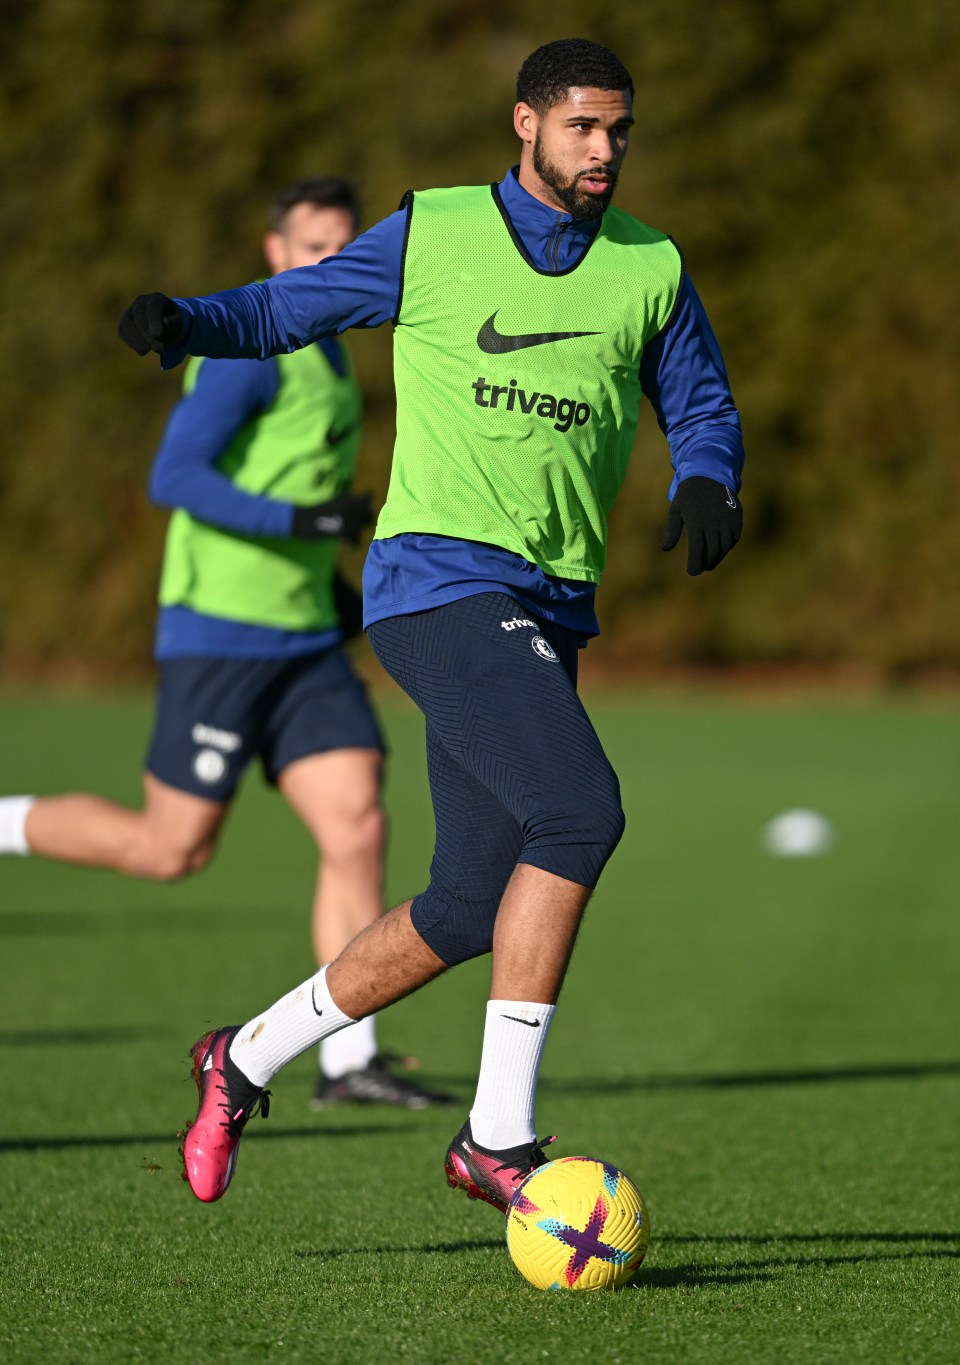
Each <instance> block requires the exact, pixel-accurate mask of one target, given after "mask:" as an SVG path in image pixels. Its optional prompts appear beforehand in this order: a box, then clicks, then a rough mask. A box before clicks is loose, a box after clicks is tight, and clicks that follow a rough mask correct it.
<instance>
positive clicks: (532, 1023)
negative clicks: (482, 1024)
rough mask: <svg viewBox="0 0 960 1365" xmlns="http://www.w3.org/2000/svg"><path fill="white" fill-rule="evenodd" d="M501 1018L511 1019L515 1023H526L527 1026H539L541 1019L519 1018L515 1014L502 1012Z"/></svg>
mask: <svg viewBox="0 0 960 1365" xmlns="http://www.w3.org/2000/svg"><path fill="white" fill-rule="evenodd" d="M500 1018H501V1019H511V1020H512V1021H513V1022H514V1023H515V1024H526V1026H527V1028H539V1027H540V1020H539V1019H518V1018H517V1016H516V1015H515V1014H501V1016H500Z"/></svg>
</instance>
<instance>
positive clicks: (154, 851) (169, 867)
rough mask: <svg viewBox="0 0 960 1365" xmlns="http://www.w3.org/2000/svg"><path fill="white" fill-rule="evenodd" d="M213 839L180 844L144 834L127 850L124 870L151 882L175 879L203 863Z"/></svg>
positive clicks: (211, 855) (213, 847)
mask: <svg viewBox="0 0 960 1365" xmlns="http://www.w3.org/2000/svg"><path fill="white" fill-rule="evenodd" d="M215 848H216V843H215V841H213V840H204V841H203V842H201V843H196V844H181V843H177V842H170V841H165V840H158V839H156V838H151V837H148V838H146V839H143V840H141V841H140V842H139V843H138V844H137V846H136V847H135V848H133V849H131V850H130V854H129V858H128V866H127V868H126V871H128V872H130V873H131V874H132V875H133V876H137V877H145V878H147V879H148V880H149V881H154V882H177V881H181V880H182V879H183V878H184V877H188V876H189V875H190V874H191V873H192V872H199V871H200V870H201V869H202V868H204V867H206V865H207V863H209V861H210V859H211V858H212V857H213V854H214V850H215Z"/></svg>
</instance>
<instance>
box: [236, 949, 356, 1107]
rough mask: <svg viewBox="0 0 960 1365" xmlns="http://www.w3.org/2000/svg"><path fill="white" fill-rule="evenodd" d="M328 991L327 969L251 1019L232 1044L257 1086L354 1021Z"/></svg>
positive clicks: (237, 1057)
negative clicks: (335, 1002)
mask: <svg viewBox="0 0 960 1365" xmlns="http://www.w3.org/2000/svg"><path fill="white" fill-rule="evenodd" d="M355 1022H356V1021H355V1020H353V1019H351V1018H350V1016H349V1015H347V1014H344V1012H343V1010H342V1009H340V1007H339V1005H335V1004H334V1003H333V998H332V997H331V995H330V992H329V991H328V990H327V969H326V967H321V968H320V970H319V971H318V972H317V974H316V976H311V977H310V978H309V979H308V980H307V981H304V983H303V985H302V986H297V987H296V989H295V990H292V991H290V993H289V994H288V995H285V996H283V997H282V999H280V1000H278V1001H277V1003H276V1004H275V1005H271V1006H270V1008H269V1009H268V1010H264V1012H263V1014H258V1015H257V1017H256V1019H251V1020H250V1022H249V1023H248V1024H244V1025H243V1027H242V1028H241V1029H240V1030H239V1032H238V1033H237V1034H236V1036H235V1037H234V1040H233V1042H232V1043H231V1044H230V1056H231V1058H232V1059H233V1061H234V1062H236V1064H237V1066H238V1067H239V1068H240V1070H241V1071H242V1072H243V1074H244V1075H245V1076H246V1077H247V1078H248V1080H251V1081H252V1082H253V1084H254V1085H261V1086H263V1085H266V1084H267V1082H268V1081H269V1080H270V1079H271V1077H273V1076H275V1075H276V1074H277V1072H278V1071H279V1070H280V1068H281V1067H284V1066H286V1064H287V1062H292V1061H293V1059H294V1057H299V1055H300V1053H301V1052H305V1051H306V1049H307V1048H308V1047H313V1045H314V1044H315V1043H319V1041H320V1039H321V1038H325V1037H326V1036H327V1034H329V1033H336V1032H337V1031H338V1030H339V1029H342V1028H346V1027H347V1025H348V1024H352V1023H355Z"/></svg>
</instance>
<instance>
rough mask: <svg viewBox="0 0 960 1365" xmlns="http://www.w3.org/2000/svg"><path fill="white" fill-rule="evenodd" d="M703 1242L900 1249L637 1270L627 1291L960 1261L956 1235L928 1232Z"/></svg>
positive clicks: (761, 1281)
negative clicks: (811, 1270) (922, 1245)
mask: <svg viewBox="0 0 960 1365" xmlns="http://www.w3.org/2000/svg"><path fill="white" fill-rule="evenodd" d="M695 1240H699V1239H696V1238H671V1237H663V1238H660V1239H659V1244H661V1245H666V1244H668V1243H669V1242H671V1241H695ZM703 1240H704V1242H705V1243H706V1242H710V1241H714V1242H721V1241H724V1240H729V1241H732V1242H739V1243H748V1244H750V1243H758V1244H762V1245H766V1244H769V1243H773V1242H779V1241H788V1240H789V1241H796V1242H811V1243H815V1242H824V1241H827V1242H829V1241H833V1242H877V1241H879V1242H883V1243H885V1244H888V1245H896V1244H898V1243H902V1244H903V1246H902V1249H901V1250H900V1251H899V1252H897V1251H878V1252H872V1251H871V1252H867V1253H861V1254H858V1253H856V1252H851V1253H849V1254H848V1255H841V1254H836V1253H835V1254H831V1255H816V1254H811V1255H809V1256H789V1255H788V1256H765V1257H762V1258H760V1259H758V1260H755V1261H751V1260H736V1261H731V1262H728V1263H726V1264H721V1265H716V1266H705V1265H703V1264H697V1263H696V1262H694V1263H692V1264H689V1265H676V1266H656V1265H653V1266H649V1267H646V1266H645V1267H644V1268H643V1269H641V1271H640V1273H639V1275H638V1277H637V1280H636V1282H635V1284H634V1285H632V1286H631V1287H632V1288H633V1289H635V1290H654V1289H689V1288H694V1287H696V1286H702V1285H713V1284H716V1285H740V1284H742V1285H749V1284H764V1283H768V1282H770V1281H771V1280H774V1279H776V1278H777V1275H778V1273H779V1272H781V1271H784V1270H787V1269H789V1268H791V1267H794V1268H801V1269H805V1268H807V1267H818V1268H821V1269H822V1268H825V1267H830V1266H845V1265H876V1264H879V1263H881V1262H893V1261H897V1262H899V1261H942V1260H956V1259H960V1241H958V1235H957V1234H950V1233H941V1232H931V1233H909V1234H907V1236H906V1237H901V1236H899V1235H898V1234H896V1233H835V1234H831V1233H825V1234H824V1235H823V1236H817V1235H814V1234H811V1235H810V1236H809V1237H805V1236H798V1237H793V1238H779V1237H772V1236H770V1237H731V1238H728V1239H724V1238H721V1237H717V1238H704V1239H703ZM938 1241H948V1242H954V1243H957V1245H955V1246H952V1247H949V1248H947V1247H934V1248H932V1249H930V1250H920V1249H919V1248H917V1247H916V1245H915V1244H916V1243H917V1242H938Z"/></svg>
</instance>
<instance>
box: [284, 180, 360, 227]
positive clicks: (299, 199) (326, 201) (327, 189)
mask: <svg viewBox="0 0 960 1365" xmlns="http://www.w3.org/2000/svg"><path fill="white" fill-rule="evenodd" d="M298 204H312V205H313V207H314V208H317V209H345V210H346V212H347V213H349V214H350V215H351V217H352V218H353V225H354V227H359V225H360V196H359V194H358V193H357V187H356V185H354V183H353V182H352V181H351V180H341V179H340V178H339V176H335V175H316V176H312V177H310V178H308V179H305V180H291V181H290V183H289V185H284V187H283V189H282V190H277V192H276V194H275V195H274V196H273V202H272V203H271V205H270V227H271V228H272V229H273V231H274V232H282V231H283V226H284V223H285V222H286V218H287V214H288V213H289V212H290V210H291V209H295V208H296V207H297V205H298Z"/></svg>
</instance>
